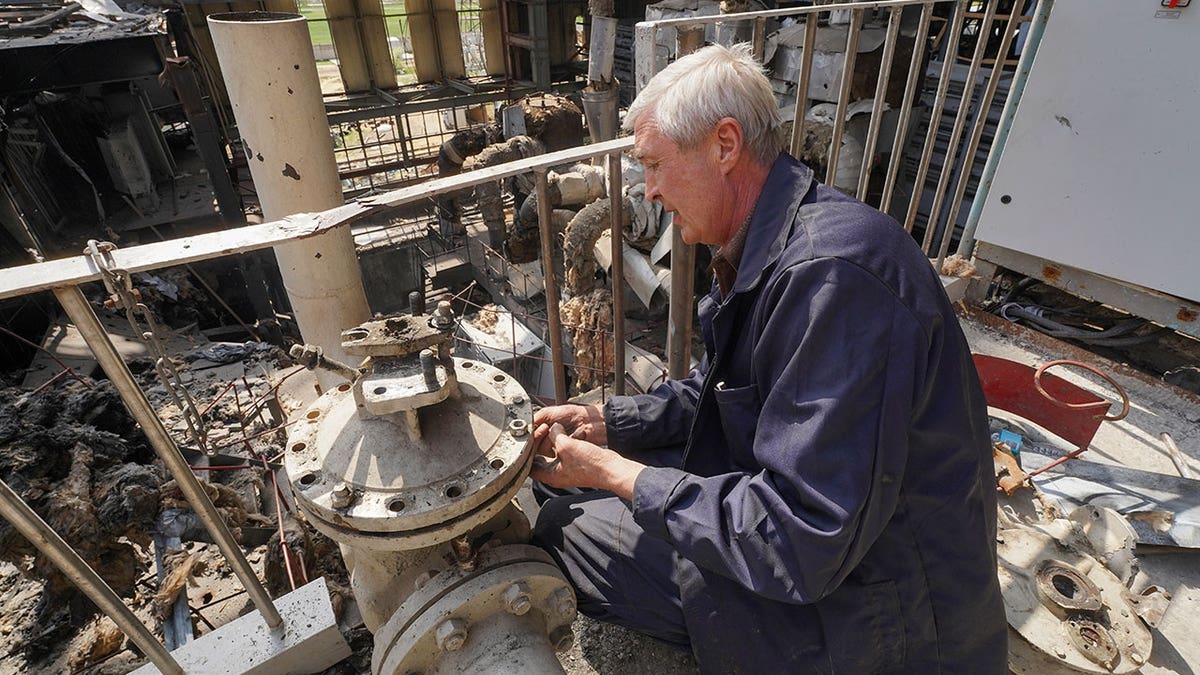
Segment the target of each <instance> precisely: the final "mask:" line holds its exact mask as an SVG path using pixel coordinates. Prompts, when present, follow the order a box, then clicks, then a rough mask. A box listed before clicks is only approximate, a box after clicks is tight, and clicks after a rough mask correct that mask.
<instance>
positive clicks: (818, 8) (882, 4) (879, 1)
mask: <svg viewBox="0 0 1200 675" xmlns="http://www.w3.org/2000/svg"><path fill="white" fill-rule="evenodd" d="M939 2H940V3H942V4H951V3H954V2H957V0H934V3H933V4H937V3H939ZM923 4H925V0H873V1H872V2H842V3H838V4H832V5H811V6H808V7H789V8H787V9H767V10H760V11H757V12H740V13H738V14H713V15H711V16H689V17H684V18H680V19H660V20H658V21H639V22H638V24H637V25H638V26H639V27H640V26H646V27H653V28H670V27H677V26H702V25H706V24H710V23H718V22H720V23H731V22H735V21H747V20H753V19H758V18H760V17H762V18H772V17H781V16H798V15H804V14H816V13H818V12H829V11H836V10H839V9H849V10H854V9H883V8H886V7H908V6H910V5H912V6H914V7H915V6H920V5H923Z"/></svg>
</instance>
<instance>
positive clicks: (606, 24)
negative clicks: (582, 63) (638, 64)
mask: <svg viewBox="0 0 1200 675" xmlns="http://www.w3.org/2000/svg"><path fill="white" fill-rule="evenodd" d="M616 52H617V20H616V19H614V18H612V17H608V16H593V17H592V37H591V47H590V48H589V50H588V80H590V81H591V82H592V83H596V82H604V83H610V82H612V81H613V61H614V57H615V56H616Z"/></svg>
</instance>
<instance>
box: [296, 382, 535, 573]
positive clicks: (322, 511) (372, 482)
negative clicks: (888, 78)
mask: <svg viewBox="0 0 1200 675" xmlns="http://www.w3.org/2000/svg"><path fill="white" fill-rule="evenodd" d="M455 364H456V368H455V370H456V372H457V375H458V388H459V393H458V395H457V396H454V397H451V398H450V399H447V400H446V401H443V402H441V403H438V404H436V405H432V406H429V407H425V408H421V409H419V410H417V411H416V413H415V414H416V415H417V416H418V418H419V421H420V424H419V426H420V437H419V438H418V439H416V440H413V438H412V437H411V435H410V433H409V429H408V422H407V420H406V417H405V413H397V414H393V415H382V416H370V415H360V414H359V410H358V406H357V404H356V402H355V399H354V396H353V395H352V392H351V387H350V386H349V385H343V386H341V387H339V388H338V389H336V390H333V391H330V392H327V393H325V394H324V395H323V396H321V398H319V399H318V400H317V401H316V402H315V403H313V405H312V406H310V407H309V408H308V409H307V410H306V411H305V412H304V414H303V416H302V418H301V422H300V423H299V424H297V425H295V426H294V427H293V431H292V432H291V434H290V435H289V438H288V447H287V452H286V455H285V460H284V463H285V466H286V468H287V473H288V477H289V479H290V480H291V481H292V486H293V488H294V492H295V494H296V499H297V502H298V503H299V505H300V506H301V508H302V509H303V510H304V511H305V513H306V514H308V515H309V516H310V517H311V519H312V520H313V524H314V525H315V526H316V527H317V528H318V529H320V530H321V531H323V532H324V533H325V534H327V535H329V536H331V537H333V538H334V539H336V540H339V541H342V542H344V543H357V544H362V545H366V546H369V547H374V548H382V549H388V550H398V549H401V548H411V547H413V546H415V545H421V546H427V545H433V544H436V543H439V542H442V541H447V540H449V539H451V538H453V537H455V536H458V535H459V534H462V533H463V532H466V531H467V530H469V529H470V528H471V527H473V526H475V525H477V524H479V523H481V522H483V521H485V520H487V518H490V517H491V516H492V515H494V514H495V513H496V512H498V511H499V510H500V509H502V508H503V507H504V504H506V503H507V502H508V500H509V499H511V498H512V496H513V495H515V493H516V491H517V489H518V488H519V487H520V484H521V481H523V480H524V478H525V476H526V475H527V473H528V468H529V460H530V456H531V453H530V449H529V447H528V442H529V438H530V434H529V433H528V430H529V428H530V423H531V420H532V407H531V406H530V403H529V398H528V396H527V394H526V393H525V390H524V388H522V387H521V385H520V384H519V383H518V382H517V381H516V380H514V379H513V378H512V377H510V376H508V375H507V374H506V373H504V372H502V371H500V370H499V369H497V368H494V367H492V366H489V365H484V364H480V363H478V362H472V361H466V360H463V359H457V358H456V359H455ZM514 422H515V423H514ZM343 485H344V486H345V487H346V488H349V489H350V490H352V491H353V496H352V497H351V498H350V500H349V504H348V505H347V506H344V507H342V508H337V507H335V506H334V500H333V492H334V491H335V490H337V489H338V488H340V487H342V486H343ZM343 489H344V488H343Z"/></svg>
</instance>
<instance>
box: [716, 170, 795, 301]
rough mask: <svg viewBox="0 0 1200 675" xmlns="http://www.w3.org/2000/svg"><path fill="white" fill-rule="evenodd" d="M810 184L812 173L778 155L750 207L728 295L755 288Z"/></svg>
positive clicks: (778, 251) (777, 253) (776, 253)
mask: <svg viewBox="0 0 1200 675" xmlns="http://www.w3.org/2000/svg"><path fill="white" fill-rule="evenodd" d="M812 183H813V172H812V169H809V168H808V167H807V166H805V165H804V164H802V163H801V162H800V161H799V160H797V159H796V158H794V157H792V156H791V155H789V154H787V153H786V152H781V153H780V154H779V158H778V159H776V160H775V163H774V164H773V165H772V166H771V171H770V173H768V174H767V181H766V183H764V184H763V188H762V192H760V193H759V195H758V201H757V202H756V203H755V205H754V215H753V216H751V218H750V231H749V232H748V233H747V234H746V248H745V249H744V250H743V251H742V258H741V261H740V264H739V265H738V270H737V279H736V280H735V281H734V284H733V293H731V295H732V294H736V293H744V292H746V291H749V290H752V289H753V288H755V287H756V286H757V285H758V282H759V280H760V279H761V278H762V275H763V271H764V270H766V268H767V267H769V266H771V264H773V263H774V262H775V261H776V260H778V259H779V256H780V254H782V253H783V248H784V246H785V245H786V244H787V241H788V238H789V236H790V235H791V232H792V223H793V221H794V220H795V217H796V211H798V210H799V209H800V204H801V202H803V201H804V198H805V197H806V196H807V195H808V192H809V190H810V189H811V188H812Z"/></svg>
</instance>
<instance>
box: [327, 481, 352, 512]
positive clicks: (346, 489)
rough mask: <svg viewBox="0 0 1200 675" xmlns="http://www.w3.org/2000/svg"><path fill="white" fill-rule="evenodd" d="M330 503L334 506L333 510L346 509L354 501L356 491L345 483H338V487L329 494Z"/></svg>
mask: <svg viewBox="0 0 1200 675" xmlns="http://www.w3.org/2000/svg"><path fill="white" fill-rule="evenodd" d="M329 501H330V502H331V503H332V504H333V508H335V509H344V508H346V507H347V506H350V502H352V501H354V490H352V489H350V486H349V485H346V484H345V483H338V485H337V487H335V488H333V492H330V493H329Z"/></svg>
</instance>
